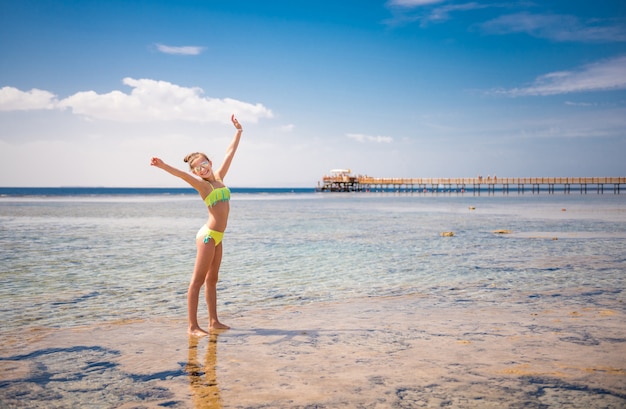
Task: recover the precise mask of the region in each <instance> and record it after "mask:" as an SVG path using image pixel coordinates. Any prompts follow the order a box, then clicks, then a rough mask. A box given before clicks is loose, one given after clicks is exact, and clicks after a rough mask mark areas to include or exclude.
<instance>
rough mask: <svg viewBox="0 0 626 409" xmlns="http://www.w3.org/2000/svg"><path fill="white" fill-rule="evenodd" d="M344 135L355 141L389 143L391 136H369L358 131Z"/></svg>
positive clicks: (391, 140)
mask: <svg viewBox="0 0 626 409" xmlns="http://www.w3.org/2000/svg"><path fill="white" fill-rule="evenodd" d="M346 136H347V137H348V138H350V139H354V140H355V141H357V142H361V143H364V142H376V143H391V142H393V138H392V137H391V136H371V135H364V134H360V133H348V134H346Z"/></svg>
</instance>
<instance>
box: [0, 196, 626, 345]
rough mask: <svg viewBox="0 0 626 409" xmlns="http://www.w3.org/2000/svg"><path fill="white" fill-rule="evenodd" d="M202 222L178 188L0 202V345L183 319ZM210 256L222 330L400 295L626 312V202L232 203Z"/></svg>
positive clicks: (197, 204) (289, 199) (351, 199)
mask: <svg viewBox="0 0 626 409" xmlns="http://www.w3.org/2000/svg"><path fill="white" fill-rule="evenodd" d="M205 222H206V208H205V205H204V204H203V202H202V200H201V199H200V197H199V196H198V194H197V193H195V191H193V190H190V189H179V188H171V189H162V188H136V189H135V188H120V189H116V188H1V189H0V260H1V265H0V283H1V285H0V317H1V318H2V323H3V325H2V327H1V329H0V334H2V333H7V332H8V333H10V332H15V331H22V330H24V329H27V328H32V327H52V328H63V327H74V326H81V325H94V324H97V323H100V322H101V323H105V322H108V321H111V320H120V319H125V320H132V319H146V318H150V317H184V316H185V315H186V291H187V285H188V281H189V279H190V277H191V272H192V269H193V265H194V258H195V243H194V238H195V234H196V232H197V230H198V229H199V228H200V227H201V226H202V225H203V224H204V223H205ZM444 232H452V234H453V236H451V237H446V236H443V235H442V233H444ZM223 243H224V244H223V245H224V258H223V262H222V267H221V270H220V277H219V284H218V308H219V312H220V316H223V317H227V316H228V315H229V314H245V312H246V311H249V310H255V309H258V308H280V307H282V306H294V305H296V306H297V305H305V304H315V303H321V302H334V301H346V300H348V301H349V300H351V299H362V298H367V297H370V298H375V297H392V296H402V295H407V294H420V295H422V296H426V297H432V298H433V299H435V300H437V303H438V305H440V304H447V303H452V304H454V303H472V302H475V301H481V302H493V303H499V302H502V301H503V300H508V301H510V300H512V299H514V300H518V301H519V302H524V301H526V300H528V299H534V300H535V301H541V300H542V299H546V300H551V299H554V298H556V297H559V298H560V299H561V300H562V301H565V302H570V303H573V304H576V303H585V304H594V305H603V304H605V303H609V304H611V308H621V309H622V310H624V309H625V308H626V304H625V303H624V298H625V297H624V289H625V287H626V194H621V195H620V194H613V193H609V194H606V193H605V194H595V193H593V194H578V193H571V194H559V193H555V194H547V193H545V192H543V193H539V194H529V193H526V194H508V195H507V194H502V193H501V192H500V193H498V192H496V193H495V194H491V195H487V194H484V193H483V194H482V195H476V194H471V193H470V194H467V193H465V194H459V193H432V192H431V193H414V192H413V193H411V192H409V193H403V192H396V193H389V192H384V193H362V192H361V193H328V192H326V193H321V192H316V191H315V190H314V189H303V188H294V189H251V188H240V189H237V188H234V189H233V194H232V201H231V214H230V219H229V225H228V228H227V231H226V235H225V238H224V242H223ZM202 308H203V307H202V305H201V307H200V309H201V311H202ZM224 319H226V318H224Z"/></svg>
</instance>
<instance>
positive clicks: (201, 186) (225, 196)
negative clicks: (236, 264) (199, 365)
mask: <svg viewBox="0 0 626 409" xmlns="http://www.w3.org/2000/svg"><path fill="white" fill-rule="evenodd" d="M230 119H231V121H232V122H233V125H234V126H235V128H236V129H237V132H236V133H235V136H234V137H233V140H232V142H231V143H230V145H229V146H228V149H227V150H226V156H225V157H224V161H223V162H222V165H221V166H220V167H219V168H218V169H217V170H216V171H214V170H213V163H212V162H211V160H210V159H209V158H208V157H207V156H206V155H205V154H204V153H200V152H195V153H190V154H189V155H187V156H186V157H185V162H186V163H189V169H190V171H191V174H190V173H187V172H184V171H182V170H179V169H176V168H174V167H172V166H170V165H168V164H166V163H165V162H163V161H162V160H161V159H159V158H152V161H151V162H150V164H151V165H152V166H156V167H157V168H160V169H163V170H164V171H166V172H168V173H170V174H172V175H174V176H177V177H179V178H181V179H182V180H184V181H185V182H187V183H189V184H190V185H191V186H192V187H193V188H194V189H196V190H197V191H198V193H199V194H200V197H202V199H203V200H204V203H206V205H207V208H208V211H209V220H208V221H207V223H206V224H205V225H204V226H202V228H200V230H199V231H198V234H197V236H196V248H197V254H196V263H195V266H194V269H193V275H192V277H191V282H190V283H189V290H188V291H187V314H188V319H189V328H188V332H189V334H191V335H195V336H204V335H207V334H208V332H207V331H205V330H203V329H202V328H200V325H199V324H198V298H199V296H200V289H201V288H202V285H203V284H204V286H205V287H204V292H205V297H206V303H207V306H208V309H209V329H228V328H229V327H228V326H227V325H224V324H222V323H221V322H220V321H219V319H218V318H217V277H218V274H219V269H220V264H221V262H222V238H223V237H224V231H225V230H226V223H227V221H228V212H229V210H230V206H229V200H230V190H229V189H228V188H227V187H226V186H225V185H224V182H223V179H224V177H225V176H226V173H228V169H229V168H230V164H231V162H232V160H233V156H234V155H235V152H236V151H237V147H238V146H239V140H240V139H241V133H242V132H243V129H242V127H241V124H239V121H237V119H236V118H235V115H233V116H232V117H231V118H230Z"/></svg>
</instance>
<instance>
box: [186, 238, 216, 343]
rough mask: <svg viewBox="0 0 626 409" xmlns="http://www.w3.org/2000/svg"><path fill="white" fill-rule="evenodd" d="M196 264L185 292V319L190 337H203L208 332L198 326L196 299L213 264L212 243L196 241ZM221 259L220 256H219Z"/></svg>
mask: <svg viewBox="0 0 626 409" xmlns="http://www.w3.org/2000/svg"><path fill="white" fill-rule="evenodd" d="M196 248H197V249H198V251H197V254H196V264H195V266H194V268H193V275H192V276H191V282H190V283H189V289H188V290H187V319H188V323H189V327H188V329H187V332H189V334H191V335H196V336H205V335H208V332H207V331H205V330H203V329H202V328H200V324H198V298H199V297H200V289H201V288H202V285H203V284H204V282H205V280H206V279H207V276H208V271H209V269H210V267H211V265H212V264H213V259H214V256H215V245H214V244H213V242H212V241H209V243H206V244H205V243H204V240H203V238H199V239H197V240H196ZM220 258H221V255H220Z"/></svg>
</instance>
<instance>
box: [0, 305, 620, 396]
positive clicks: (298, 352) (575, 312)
mask: <svg viewBox="0 0 626 409" xmlns="http://www.w3.org/2000/svg"><path fill="white" fill-rule="evenodd" d="M545 305H546V304H545V303H544V304H539V303H537V304H532V303H530V305H529V303H522V302H510V303H506V304H500V305H496V304H493V303H486V302H485V303H482V304H481V303H480V302H471V303H463V302H456V303H445V304H443V303H437V302H435V301H433V300H432V299H429V298H427V297H420V296H413V297H402V298H369V299H363V300H360V301H353V302H347V303H335V304H323V305H311V306H307V307H298V308H295V307H294V308H285V309H280V310H277V309H271V310H270V309H268V310H263V311H258V312H255V313H254V314H247V315H245V316H235V315H224V314H223V316H222V319H223V321H224V322H226V323H228V324H230V325H231V326H233V329H231V330H228V331H224V332H221V333H219V334H214V335H212V336H210V337H205V338H200V339H197V338H189V337H188V336H187V334H186V332H185V330H186V323H185V322H184V321H181V320H175V321H174V320H158V319H151V320H146V321H136V322H124V321H120V322H115V323H109V324H106V325H100V326H97V327H82V328H76V329H61V330H50V329H40V330H30V331H28V332H26V333H23V334H19V335H18V334H14V335H11V336H8V337H3V340H2V343H1V346H0V374H2V375H1V378H0V402H2V403H1V407H3V408H4V407H24V406H27V407H48V408H53V407H86V406H89V407H92V408H96V407H102V408H113V407H121V408H163V407H167V408H192V407H195V408H222V407H223V408H422V407H427V408H432V407H455V408H522V407H523V408H545V407H568V408H623V407H626V317H625V315H626V314H624V312H623V305H622V304H621V302H620V301H616V304H615V306H616V308H606V307H597V306H590V307H588V308H582V307H578V308H574V307H568V306H567V305H566V304H564V303H562V304H561V305H559V304H558V303H556V302H555V303H551V304H550V308H548V309H547V308H545ZM539 306H543V307H541V308H539ZM535 307H538V308H536V309H535Z"/></svg>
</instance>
